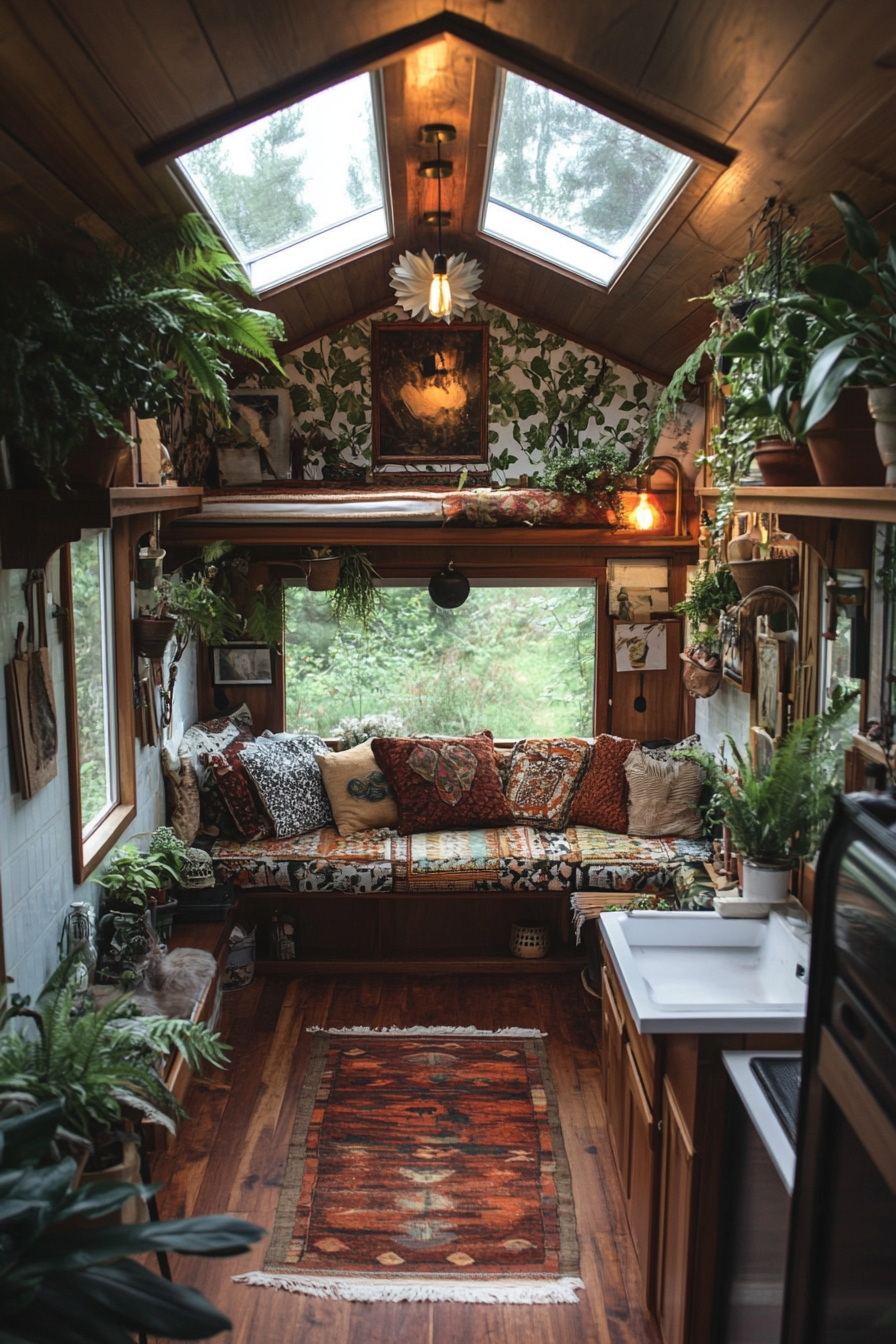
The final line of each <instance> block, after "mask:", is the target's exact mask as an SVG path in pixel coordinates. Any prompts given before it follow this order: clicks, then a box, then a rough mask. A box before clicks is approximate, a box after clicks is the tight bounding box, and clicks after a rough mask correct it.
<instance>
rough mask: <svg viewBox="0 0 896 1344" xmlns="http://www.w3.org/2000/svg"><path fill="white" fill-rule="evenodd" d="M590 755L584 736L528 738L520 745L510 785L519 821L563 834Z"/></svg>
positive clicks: (515, 751)
mask: <svg viewBox="0 0 896 1344" xmlns="http://www.w3.org/2000/svg"><path fill="white" fill-rule="evenodd" d="M590 755H591V747H590V746H589V744H588V743H587V742H586V741H585V739H584V738H583V737H527V738H526V739H525V740H524V741H522V742H517V744H516V746H515V747H514V749H513V756H512V758H511V761H510V782H509V783H508V785H507V801H508V802H509V803H510V806H511V807H512V808H513V812H514V817H515V819H516V821H517V822H519V823H520V824H521V825H523V826H540V827H543V828H544V829H545V830H548V831H562V830H563V828H564V827H565V826H566V819H567V817H568V816H569V808H570V804H571V803H572V800H573V797H574V795H575V791H576V787H577V785H578V783H579V780H580V779H581V778H582V775H583V774H584V772H585V767H586V766H587V764H588V758H589V756H590Z"/></svg>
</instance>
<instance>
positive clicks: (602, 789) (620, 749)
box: [568, 733, 638, 835]
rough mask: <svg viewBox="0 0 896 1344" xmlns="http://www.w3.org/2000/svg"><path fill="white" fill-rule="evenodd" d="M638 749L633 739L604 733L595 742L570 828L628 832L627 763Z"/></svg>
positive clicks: (572, 808) (570, 816)
mask: <svg viewBox="0 0 896 1344" xmlns="http://www.w3.org/2000/svg"><path fill="white" fill-rule="evenodd" d="M637 745H638V743H637V741H636V740H635V739H634V738H629V737H611V736H610V735H609V733H602V734H601V736H600V737H596V738H595V739H594V746H593V747H592V749H591V760H590V761H589V762H588V768H587V770H586V771H585V773H584V775H583V776H582V779H581V782H580V784H579V787H578V788H577V789H576V796H575V798H573V800H572V807H571V808H570V810H569V822H568V824H569V825H570V826H597V827H598V829H599V830H601V831H616V832H618V833H619V834H620V835H625V834H626V832H627V831H628V783H627V781H626V778H625V762H626V759H627V758H628V755H629V753H630V752H632V751H634V749H635V747H636V746H637Z"/></svg>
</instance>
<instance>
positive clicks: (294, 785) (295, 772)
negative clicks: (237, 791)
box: [240, 734, 333, 839]
mask: <svg viewBox="0 0 896 1344" xmlns="http://www.w3.org/2000/svg"><path fill="white" fill-rule="evenodd" d="M328 751H329V747H328V746H327V744H326V742H324V741H323V740H322V739H321V738H319V737H317V736H316V735H314V734H308V735H307V736H305V735H297V736H295V737H290V738H286V739H283V738H275V737H261V738H259V739H258V740H257V741H256V742H251V743H250V744H249V745H248V746H247V747H245V748H244V750H243V753H242V755H241V757H240V760H241V762H242V764H243V766H244V767H245V769H246V771H247V773H248V774H249V776H250V777H251V779H252V782H253V784H254V785H255V788H256V789H257V791H258V796H259V798H260V799H261V801H262V803H263V805H264V808H265V810H266V811H267V814H268V816H269V817H270V818H271V821H272V822H273V824H274V834H275V835H276V836H277V838H278V839H281V838H282V837H284V836H287V835H301V834H302V832H303V831H316V830H319V829H320V827H321V826H332V825H333V813H332V811H331V810H330V800H329V799H328V797H327V791H326V789H325V788H324V781H323V778H322V776H321V773H320V767H319V766H318V764H317V761H316V759H315V757H316V755H318V754H319V755H324V754H326V752H328Z"/></svg>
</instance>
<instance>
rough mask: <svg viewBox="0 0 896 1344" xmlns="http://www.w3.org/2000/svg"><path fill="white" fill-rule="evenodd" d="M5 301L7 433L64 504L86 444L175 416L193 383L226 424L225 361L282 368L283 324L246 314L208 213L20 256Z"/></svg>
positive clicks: (53, 235) (72, 235)
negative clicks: (70, 470)
mask: <svg viewBox="0 0 896 1344" xmlns="http://www.w3.org/2000/svg"><path fill="white" fill-rule="evenodd" d="M13 246H14V247H15V249H16V250H15V252H14V254H13V255H9V256H7V258H6V261H7V264H6V267H5V282H4V286H3V290H2V296H0V433H3V434H5V435H6V437H7V440H8V442H9V444H10V448H11V450H12V451H13V452H14V453H17V454H19V455H20V456H22V457H23V458H30V459H31V460H32V462H33V464H34V466H35V467H36V469H37V471H38V472H39V473H40V476H42V477H43V479H44V481H45V482H46V484H47V485H49V487H50V488H51V490H53V491H54V493H57V494H58V492H59V491H60V490H61V489H63V488H64V487H65V486H66V484H67V476H66V464H67V462H68V460H69V458H70V456H71V455H72V453H73V452H74V450H75V449H76V448H78V447H79V446H80V445H81V444H82V443H83V442H84V440H85V437H86V436H87V434H88V432H89V431H91V430H92V431H94V432H95V433H96V434H97V435H98V436H100V438H103V439H114V440H117V439H119V438H120V437H121V436H122V435H123V426H122V422H121V415H122V413H123V410H124V409H125V408H128V407H135V408H136V410H137V413H138V415H140V416H142V417H155V416H157V415H159V414H162V413H164V412H165V411H167V410H169V409H170V407H171V406H172V404H174V403H176V402H177V401H178V400H179V399H180V398H181V397H182V395H183V394H182V386H183V383H184V381H185V380H186V381H188V382H189V384H190V386H191V387H192V388H193V389H194V392H195V395H196V396H198V398H199V399H200V400H201V401H202V402H204V403H205V405H207V406H208V407H209V409H210V411H212V412H214V413H215V414H216V415H217V416H218V417H220V419H221V420H222V421H223V423H224V424H228V423H229V420H230V411H229V398H228V388H227V382H226V379H227V377H228V375H229V374H230V373H231V370H230V366H229V365H228V364H227V363H226V361H225V358H224V357H225V356H229V355H237V356H240V357H243V358H248V359H251V360H253V361H255V362H256V363H259V364H261V365H262V366H265V365H273V366H275V367H276V368H279V367H280V366H279V363H278V361H277V355H276V351H275V347H274V342H275V341H277V340H279V339H281V338H282V335H283V327H282V324H281V323H280V321H279V319H278V318H276V317H275V316H274V314H273V313H267V312H263V311H259V310H258V309H257V308H254V307H247V306H245V305H244V303H243V300H245V299H254V294H253V293H252V290H251V288H250V286H249V282H248V280H247V277H246V275H245V272H244V271H243V269H242V267H241V266H240V265H239V264H238V263H237V262H236V261H235V260H234V259H233V257H232V256H231V255H230V253H229V252H228V251H227V250H226V248H225V247H224V245H223V243H222V242H221V240H220V239H219V238H218V236H217V234H216V233H215V232H214V230H213V229H212V228H211V226H210V225H209V224H208V223H207V222H206V221H205V220H204V219H203V218H202V216H201V215H198V214H187V215H184V216H182V217H181V218H180V219H179V220H177V221H175V222H169V221H166V220H162V219H143V220H136V221H130V222H128V223H127V224H123V225H122V226H121V227H120V228H119V233H118V236H117V237H115V238H114V240H113V241H106V240H105V239H100V238H96V237H94V236H93V235H92V234H90V233H87V232H86V231H84V230H82V229H74V228H69V229H67V230H65V231H57V232H52V231H47V232H44V233H41V234H34V235H32V236H30V237H28V238H25V239H24V240H21V241H19V242H18V243H17V244H14V245H13Z"/></svg>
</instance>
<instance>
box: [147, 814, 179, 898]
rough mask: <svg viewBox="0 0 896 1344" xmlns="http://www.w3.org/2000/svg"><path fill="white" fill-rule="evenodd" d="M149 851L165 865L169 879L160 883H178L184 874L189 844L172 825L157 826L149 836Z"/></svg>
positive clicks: (165, 885) (169, 884) (168, 884)
mask: <svg viewBox="0 0 896 1344" xmlns="http://www.w3.org/2000/svg"><path fill="white" fill-rule="evenodd" d="M149 852H150V854H152V855H155V857H156V858H157V859H160V860H161V862H162V863H163V864H164V865H165V867H166V868H167V870H168V880H167V881H166V882H162V883H161V884H160V885H161V886H163V887H169V886H172V885H177V884H178V883H179V882H180V880H181V877H182V876H183V866H184V859H185V858H186V854H187V846H186V845H185V844H184V842H183V840H179V839H178V838H177V836H176V835H175V834H174V831H173V830H172V829H171V827H170V826H157V827H156V829H155V830H154V831H153V833H152V835H151V836H150V838H149Z"/></svg>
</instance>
